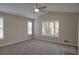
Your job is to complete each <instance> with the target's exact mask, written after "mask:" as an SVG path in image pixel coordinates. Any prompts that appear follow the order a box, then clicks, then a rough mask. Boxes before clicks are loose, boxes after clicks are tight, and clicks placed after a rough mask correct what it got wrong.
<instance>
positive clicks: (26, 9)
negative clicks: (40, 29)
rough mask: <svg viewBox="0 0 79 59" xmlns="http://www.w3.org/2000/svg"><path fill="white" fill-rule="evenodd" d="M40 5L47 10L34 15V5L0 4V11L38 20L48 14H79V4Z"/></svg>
mask: <svg viewBox="0 0 79 59" xmlns="http://www.w3.org/2000/svg"><path fill="white" fill-rule="evenodd" d="M39 5H40V6H47V8H46V9H43V10H44V11H45V12H43V13H42V12H39V13H33V10H32V9H33V6H34V4H33V3H16V4H15V3H7V4H5V3H2V4H0V11H1V12H6V13H11V14H15V15H20V16H25V17H29V18H37V17H39V16H41V15H43V14H46V13H47V12H70V13H79V4H77V3H69V4H68V3H63V4H61V3H60V4H57V3H49V4H48V3H45V4H43V3H42V4H41V3H40V4H39Z"/></svg>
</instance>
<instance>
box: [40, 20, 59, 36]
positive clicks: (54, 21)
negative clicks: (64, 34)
mask: <svg viewBox="0 0 79 59" xmlns="http://www.w3.org/2000/svg"><path fill="white" fill-rule="evenodd" d="M45 22H50V23H51V22H53V27H54V30H53V32H54V34H52V35H49V34H44V33H43V23H45ZM56 22H58V27H59V20H45V21H42V35H43V36H49V37H59V29H58V34H57V35H56V25H55V24H56Z"/></svg>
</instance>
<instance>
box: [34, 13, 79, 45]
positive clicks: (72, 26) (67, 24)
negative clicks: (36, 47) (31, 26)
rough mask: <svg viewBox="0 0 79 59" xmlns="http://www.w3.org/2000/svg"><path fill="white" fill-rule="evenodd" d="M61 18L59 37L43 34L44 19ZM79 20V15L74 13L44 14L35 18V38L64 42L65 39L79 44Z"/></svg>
mask: <svg viewBox="0 0 79 59" xmlns="http://www.w3.org/2000/svg"><path fill="white" fill-rule="evenodd" d="M56 19H57V20H59V25H60V32H59V37H58V38H54V37H47V36H42V35H41V34H42V31H41V29H42V25H41V24H42V21H44V20H56ZM77 22H78V16H77V14H74V13H48V14H45V15H43V16H40V17H39V18H37V19H36V20H35V38H36V39H41V40H47V41H52V42H53V41H54V42H62V43H64V40H68V41H70V42H73V43H69V44H74V45H77V42H78V38H77V33H78V32H77V30H78V27H77V24H78V23H77Z"/></svg>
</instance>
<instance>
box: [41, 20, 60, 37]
mask: <svg viewBox="0 0 79 59" xmlns="http://www.w3.org/2000/svg"><path fill="white" fill-rule="evenodd" d="M42 35H45V36H55V37H58V36H59V21H57V20H54V21H43V22H42Z"/></svg>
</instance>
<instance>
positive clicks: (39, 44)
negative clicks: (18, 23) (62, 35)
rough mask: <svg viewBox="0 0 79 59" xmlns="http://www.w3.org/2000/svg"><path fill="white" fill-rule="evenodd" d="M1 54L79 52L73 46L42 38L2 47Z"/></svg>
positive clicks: (61, 53) (60, 53)
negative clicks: (41, 39) (42, 39)
mask: <svg viewBox="0 0 79 59" xmlns="http://www.w3.org/2000/svg"><path fill="white" fill-rule="evenodd" d="M0 54H1V55H3V54H5V55H7V54H8V55H11V54H13V55H18V54H20V55H22V54H23V55H64V54H68V55H69V54H70V55H72V54H77V49H76V48H75V47H72V46H67V45H62V44H56V43H49V42H45V41H40V40H29V41H25V42H22V43H18V44H13V45H9V46H6V47H1V48H0Z"/></svg>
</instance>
